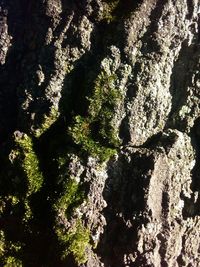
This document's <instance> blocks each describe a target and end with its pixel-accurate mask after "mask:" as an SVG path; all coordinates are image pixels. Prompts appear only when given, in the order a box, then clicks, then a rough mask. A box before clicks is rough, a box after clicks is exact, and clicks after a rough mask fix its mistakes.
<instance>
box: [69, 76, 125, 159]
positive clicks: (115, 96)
mask: <svg viewBox="0 0 200 267" xmlns="http://www.w3.org/2000/svg"><path fill="white" fill-rule="evenodd" d="M115 80H116V76H115V75H107V74H106V73H105V72H102V73H100V74H99V76H98V77H97V79H96V81H95V84H94V90H93V92H92V94H91V96H90V97H88V101H89V107H88V116H87V117H83V116H80V115H78V116H76V117H75V118H74V122H73V124H72V126H71V127H69V134H70V135H71V137H72V139H73V141H74V142H75V143H76V144H78V145H80V146H81V149H82V150H83V151H85V152H87V153H88V154H89V155H91V156H93V157H96V158H98V159H99V160H100V161H105V160H108V159H109V158H110V157H111V156H112V155H114V154H115V153H116V149H115V148H117V147H118V146H119V145H120V140H119V138H118V136H117V132H116V130H115V128H114V126H113V125H112V118H113V113H114V112H115V106H116V104H117V103H118V101H120V99H121V93H120V92H119V90H117V89H116V88H115V84H114V83H115Z"/></svg>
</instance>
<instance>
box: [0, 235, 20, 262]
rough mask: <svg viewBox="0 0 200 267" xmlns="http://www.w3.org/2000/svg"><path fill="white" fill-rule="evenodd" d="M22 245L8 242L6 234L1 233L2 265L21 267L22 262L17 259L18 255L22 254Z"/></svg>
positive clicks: (0, 258) (0, 254) (0, 253)
mask: <svg viewBox="0 0 200 267" xmlns="http://www.w3.org/2000/svg"><path fill="white" fill-rule="evenodd" d="M20 250H21V245H20V244H19V243H12V242H10V241H6V239H5V235H4V232H3V231H2V230H1V231H0V264H2V265H1V266H6V267H21V266H22V262H21V260H20V259H19V258H17V256H16V255H17V253H18V252H20ZM13 255H15V256H13Z"/></svg>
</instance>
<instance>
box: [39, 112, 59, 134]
mask: <svg viewBox="0 0 200 267" xmlns="http://www.w3.org/2000/svg"><path fill="white" fill-rule="evenodd" d="M58 117H59V112H58V110H56V109H55V108H52V109H51V110H50V112H49V115H48V116H47V115H45V116H44V118H43V123H42V124H41V126H40V128H39V129H37V130H35V132H34V134H35V136H36V137H40V136H41V135H42V134H43V133H45V132H46V131H47V130H48V129H49V127H50V126H51V125H52V124H53V123H54V122H55V121H56V120H57V119H58Z"/></svg>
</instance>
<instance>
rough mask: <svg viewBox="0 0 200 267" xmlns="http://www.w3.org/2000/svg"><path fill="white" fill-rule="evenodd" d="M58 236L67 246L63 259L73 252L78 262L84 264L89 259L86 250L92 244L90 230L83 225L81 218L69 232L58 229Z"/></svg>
mask: <svg viewBox="0 0 200 267" xmlns="http://www.w3.org/2000/svg"><path fill="white" fill-rule="evenodd" d="M57 236H58V239H59V241H60V242H61V243H62V244H63V245H64V247H65V250H64V252H63V254H62V258H63V259H65V258H66V257H67V256H68V255H69V254H73V256H74V259H75V260H76V262H77V263H78V264H83V263H85V262H86V261H87V251H86V250H87V248H88V247H89V246H90V244H89V243H90V232H89V230H88V229H86V228H85V227H84V226H83V224H82V222H81V220H77V222H76V224H75V226H74V227H73V228H72V229H70V230H69V231H67V232H65V230H61V229H58V230H57Z"/></svg>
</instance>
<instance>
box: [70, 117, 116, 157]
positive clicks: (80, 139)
mask: <svg viewBox="0 0 200 267" xmlns="http://www.w3.org/2000/svg"><path fill="white" fill-rule="evenodd" d="M89 127H90V124H89V123H88V122H87V119H84V118H83V117H81V116H77V117H75V121H74V124H73V127H70V128H69V132H70V135H71V136H72V138H73V140H74V142H75V143H76V144H78V145H81V149H82V150H83V151H85V152H87V153H88V154H89V155H91V156H93V157H96V158H98V159H99V160H100V161H101V162H103V161H106V160H108V159H109V158H110V157H111V156H113V155H114V154H116V149H113V148H108V147H105V146H102V145H101V144H100V143H99V142H97V141H95V140H93V139H92V137H91V135H90V129H89Z"/></svg>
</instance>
